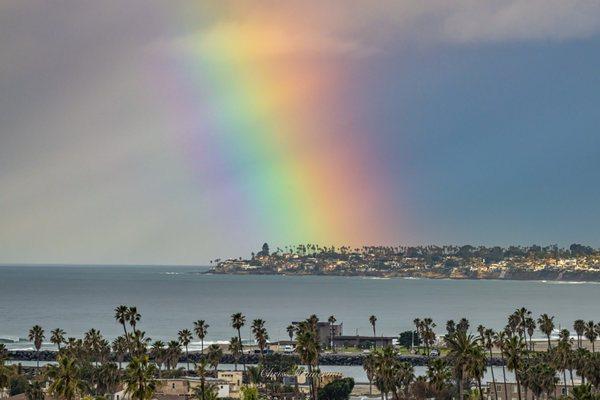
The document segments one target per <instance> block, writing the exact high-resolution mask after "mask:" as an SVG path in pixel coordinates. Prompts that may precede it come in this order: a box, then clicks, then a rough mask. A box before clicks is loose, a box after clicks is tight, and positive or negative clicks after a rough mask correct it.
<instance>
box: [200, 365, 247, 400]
mask: <svg viewBox="0 0 600 400" xmlns="http://www.w3.org/2000/svg"><path fill="white" fill-rule="evenodd" d="M196 375H197V376H198V377H199V378H200V389H201V390H202V395H201V397H200V400H204V394H205V390H204V389H205V388H206V359H205V358H201V359H200V362H199V363H198V364H197V365H196ZM242 388H243V386H242Z"/></svg>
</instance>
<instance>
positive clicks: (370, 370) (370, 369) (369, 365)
mask: <svg viewBox="0 0 600 400" xmlns="http://www.w3.org/2000/svg"><path fill="white" fill-rule="evenodd" d="M376 362H377V360H376V359H375V353H370V354H369V355H368V356H367V357H366V358H365V359H364V361H363V369H364V370H365V373H366V374H367V379H368V380H369V395H373V378H374V376H375V368H376V367H377V365H376Z"/></svg>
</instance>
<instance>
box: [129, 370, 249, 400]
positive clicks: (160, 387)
mask: <svg viewBox="0 0 600 400" xmlns="http://www.w3.org/2000/svg"><path fill="white" fill-rule="evenodd" d="M205 383H206V384H207V385H208V384H210V385H212V386H214V387H215V388H216V389H217V395H218V397H219V398H220V399H222V398H231V397H234V396H232V392H231V390H230V386H231V385H230V384H229V382H227V381H225V380H222V379H219V378H206V379H205ZM201 384H202V381H201V379H200V378H198V377H191V376H186V377H183V378H173V379H158V380H157V385H156V393H155V398H156V399H157V400H178V399H179V400H187V399H189V398H191V397H192V395H193V393H194V389H196V388H197V387H200V385H201ZM237 393H238V395H239V389H238V391H237ZM125 400H126V399H125Z"/></svg>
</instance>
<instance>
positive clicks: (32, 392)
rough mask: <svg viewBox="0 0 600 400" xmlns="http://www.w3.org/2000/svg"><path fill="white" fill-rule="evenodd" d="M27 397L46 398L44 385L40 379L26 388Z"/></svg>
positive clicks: (31, 399)
mask: <svg viewBox="0 0 600 400" xmlns="http://www.w3.org/2000/svg"><path fill="white" fill-rule="evenodd" d="M25 398H26V399H27V400H44V398H45V395H44V387H43V386H42V383H41V382H40V381H33V382H31V383H30V384H28V385H27V388H26V389H25Z"/></svg>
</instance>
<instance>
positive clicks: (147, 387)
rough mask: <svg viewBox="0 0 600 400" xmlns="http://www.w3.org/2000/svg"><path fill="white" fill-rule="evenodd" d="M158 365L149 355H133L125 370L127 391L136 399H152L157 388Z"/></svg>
mask: <svg viewBox="0 0 600 400" xmlns="http://www.w3.org/2000/svg"><path fill="white" fill-rule="evenodd" d="M155 375H156V366H155V365H154V364H151V363H150V362H149V360H148V356H147V355H142V356H139V357H133V358H132V359H131V362H130V363H129V365H127V369H126V371H125V378H124V382H125V383H126V389H125V392H126V393H127V394H129V396H131V398H132V399H135V400H151V399H152V397H153V396H154V392H155V390H156V379H155V378H154V376H155Z"/></svg>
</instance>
